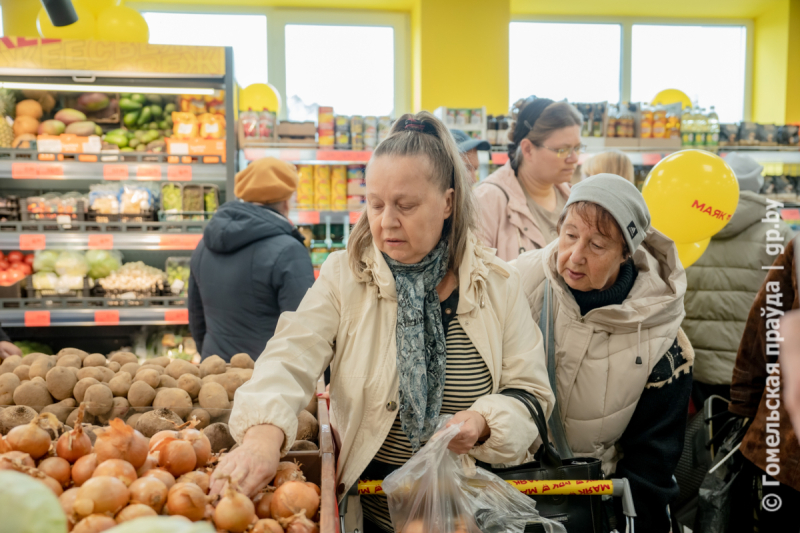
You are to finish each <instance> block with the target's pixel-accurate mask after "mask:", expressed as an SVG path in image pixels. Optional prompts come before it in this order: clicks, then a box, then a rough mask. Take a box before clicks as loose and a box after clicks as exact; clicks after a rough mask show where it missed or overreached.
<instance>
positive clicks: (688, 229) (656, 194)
mask: <svg viewBox="0 0 800 533" xmlns="http://www.w3.org/2000/svg"><path fill="white" fill-rule="evenodd" d="M642 195H643V196H644V199H645V201H646V202H647V207H648V208H649V209H650V217H651V222H652V225H653V227H654V228H656V229H657V230H659V231H660V232H661V233H663V234H664V235H666V236H667V237H669V238H670V239H672V240H673V241H675V242H676V243H693V242H698V241H702V240H704V239H708V238H709V237H712V236H713V235H715V234H716V233H717V232H718V231H719V230H721V229H722V228H723V227H725V224H727V223H728V221H729V220H730V219H731V216H733V213H734V211H736V205H737V204H738V202H739V184H738V182H737V181H736V176H734V174H733V170H731V167H729V166H728V165H727V163H725V161H724V160H723V159H722V158H721V157H719V156H718V155H715V154H712V153H710V152H706V151H703V150H682V151H680V152H676V153H674V154H672V155H669V156H667V157H665V158H664V159H662V160H661V161H660V162H659V163H658V164H657V165H656V166H655V167H653V170H651V171H650V174H649V175H648V176H647V180H646V181H645V182H644V186H643V187H642Z"/></svg>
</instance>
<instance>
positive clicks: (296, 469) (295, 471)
mask: <svg viewBox="0 0 800 533" xmlns="http://www.w3.org/2000/svg"><path fill="white" fill-rule="evenodd" d="M305 480H306V477H305V476H304V475H303V471H302V470H301V469H300V465H299V464H298V463H297V462H294V463H290V462H288V461H285V462H282V463H278V470H277V472H276V473H275V479H273V480H272V484H273V485H274V486H275V488H276V489H277V488H280V487H281V485H283V484H284V483H287V482H289V481H305Z"/></svg>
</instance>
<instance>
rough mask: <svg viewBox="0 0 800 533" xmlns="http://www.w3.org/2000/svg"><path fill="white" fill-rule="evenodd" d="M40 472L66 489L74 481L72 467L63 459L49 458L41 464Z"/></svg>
mask: <svg viewBox="0 0 800 533" xmlns="http://www.w3.org/2000/svg"><path fill="white" fill-rule="evenodd" d="M39 470H41V471H42V472H44V473H45V474H47V475H48V476H50V477H51V478H53V479H55V480H56V481H58V482H59V483H61V486H62V487H64V488H66V487H67V485H69V482H70V481H72V477H71V475H70V474H71V472H70V465H69V463H68V462H67V460H66V459H62V458H61V457H48V458H47V459H45V460H44V461H42V462H41V463H39Z"/></svg>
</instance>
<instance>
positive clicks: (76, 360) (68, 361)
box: [56, 354, 83, 368]
mask: <svg viewBox="0 0 800 533" xmlns="http://www.w3.org/2000/svg"><path fill="white" fill-rule="evenodd" d="M56 366H74V367H75V368H81V367H83V360H82V359H81V356H80V355H77V354H67V355H64V356H62V357H61V358H60V359H59V360H58V362H56Z"/></svg>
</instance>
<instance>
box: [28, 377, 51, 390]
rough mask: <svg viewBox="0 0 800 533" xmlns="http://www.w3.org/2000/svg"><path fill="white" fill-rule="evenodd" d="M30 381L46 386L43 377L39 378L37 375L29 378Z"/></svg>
mask: <svg viewBox="0 0 800 533" xmlns="http://www.w3.org/2000/svg"><path fill="white" fill-rule="evenodd" d="M31 382H32V383H40V384H42V385H44V386H45V387H47V382H46V381H45V380H44V379H42V378H40V377H39V376H36V377H33V378H31Z"/></svg>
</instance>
